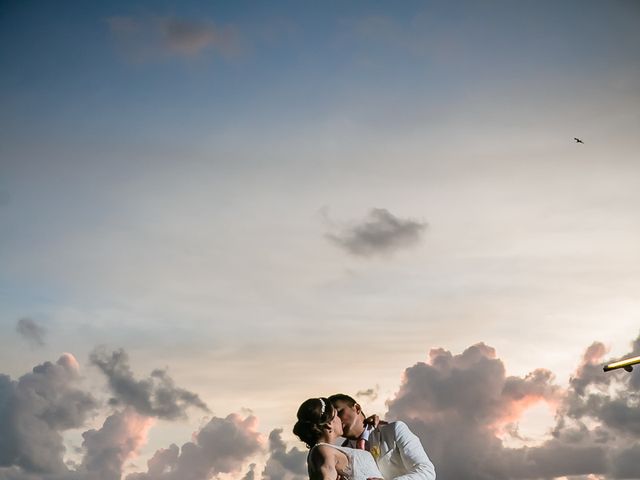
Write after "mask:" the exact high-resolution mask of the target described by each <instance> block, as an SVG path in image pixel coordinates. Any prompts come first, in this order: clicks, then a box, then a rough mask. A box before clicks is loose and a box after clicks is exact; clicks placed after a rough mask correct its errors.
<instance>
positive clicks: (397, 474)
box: [348, 421, 436, 480]
mask: <svg viewBox="0 0 640 480" xmlns="http://www.w3.org/2000/svg"><path fill="white" fill-rule="evenodd" d="M355 443H356V442H355V440H349V442H348V444H349V446H350V447H354V448H355ZM376 446H377V447H378V448H379V449H380V455H379V456H378V458H376V463H377V464H378V468H379V469H380V471H381V472H382V475H383V476H384V478H385V480H435V478H436V469H435V467H434V466H433V463H432V462H431V460H430V459H429V456H428V455H427V452H425V451H424V448H423V447H422V443H420V439H419V438H418V437H417V436H416V435H415V434H414V433H413V432H412V431H411V430H409V427H407V425H406V423H404V422H401V421H397V422H391V423H387V424H384V425H379V426H378V428H376V429H375V430H374V431H372V432H371V435H370V436H369V450H370V451H373V452H375V449H374V447H376ZM374 457H375V455H374Z"/></svg>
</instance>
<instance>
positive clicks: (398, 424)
mask: <svg viewBox="0 0 640 480" xmlns="http://www.w3.org/2000/svg"><path fill="white" fill-rule="evenodd" d="M379 428H380V433H382V434H383V435H384V434H386V435H394V436H396V435H398V434H401V433H404V432H410V431H411V430H409V427H408V426H407V424H406V423H404V422H403V421H402V420H396V421H395V422H389V423H385V424H384V425H380V426H379Z"/></svg>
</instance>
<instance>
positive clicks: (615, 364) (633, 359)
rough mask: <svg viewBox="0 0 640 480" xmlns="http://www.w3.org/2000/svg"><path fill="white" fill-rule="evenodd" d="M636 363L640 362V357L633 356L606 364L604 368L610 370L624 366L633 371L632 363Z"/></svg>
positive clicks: (606, 370)
mask: <svg viewBox="0 0 640 480" xmlns="http://www.w3.org/2000/svg"><path fill="white" fill-rule="evenodd" d="M636 363H640V357H631V358H627V359H625V360H620V361H619V362H613V363H610V364H609V365H605V366H604V368H603V370H604V371H605V372H608V371H610V370H615V369H616V368H624V369H625V370H626V371H627V372H631V371H633V367H632V365H635V364H636Z"/></svg>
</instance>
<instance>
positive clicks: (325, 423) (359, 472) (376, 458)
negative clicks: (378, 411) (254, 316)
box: [293, 393, 436, 480]
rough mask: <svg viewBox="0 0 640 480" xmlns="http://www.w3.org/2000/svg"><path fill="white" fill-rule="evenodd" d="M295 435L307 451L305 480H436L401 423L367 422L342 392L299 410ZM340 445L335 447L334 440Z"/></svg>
mask: <svg viewBox="0 0 640 480" xmlns="http://www.w3.org/2000/svg"><path fill="white" fill-rule="evenodd" d="M293 433H295V434H296V435H297V436H298V438H300V440H302V441H303V442H304V443H305V444H306V445H307V447H308V448H309V454H308V456H307V468H308V471H309V478H310V480H338V479H339V480H435V478H436V472H435V468H434V466H433V463H431V460H429V456H428V455H427V453H426V452H425V451H424V447H423V446H422V444H421V443H420V439H419V438H418V437H417V436H416V435H415V434H414V433H413V432H412V431H411V430H409V427H407V425H406V424H405V423H404V422H401V421H397V422H391V423H386V422H382V421H379V419H378V416H377V415H373V416H372V417H370V418H366V417H365V414H364V412H363V411H362V408H361V407H360V405H359V404H358V403H357V402H356V401H355V400H354V399H353V398H351V397H350V396H349V395H344V394H342V393H339V394H336V395H331V396H330V397H320V398H310V399H309V400H306V401H305V402H303V403H302V405H300V408H299V409H298V421H297V422H296V424H295V426H294V427H293ZM341 437H342V438H345V441H344V442H343V443H342V445H340V446H338V445H336V442H337V440H338V439H339V438H341Z"/></svg>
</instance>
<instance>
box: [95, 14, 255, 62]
mask: <svg viewBox="0 0 640 480" xmlns="http://www.w3.org/2000/svg"><path fill="white" fill-rule="evenodd" d="M107 25H108V26H109V30H110V32H111V34H112V35H113V37H114V38H115V40H116V41H117V43H118V45H119V47H120V49H121V50H122V52H123V53H124V54H125V55H126V56H127V57H128V58H130V59H131V60H134V61H152V60H158V59H160V58H162V57H166V56H174V57H187V58H191V57H197V56H200V55H204V54H205V53H207V52H213V53H217V54H220V55H223V56H226V57H230V56H234V55H237V54H238V53H239V52H240V51H241V50H242V45H241V37H240V35H239V33H238V31H237V30H236V28H234V27H233V26H229V25H227V26H218V25H215V24H214V23H213V22H211V21H207V20H193V19H184V18H177V17H173V16H166V17H131V16H119V17H110V18H108V19H107Z"/></svg>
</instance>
